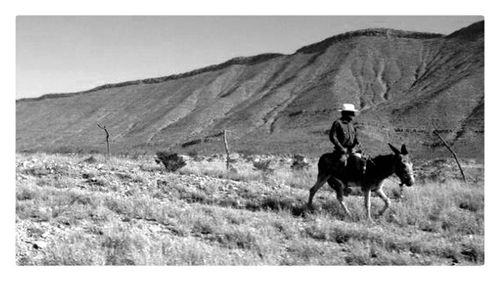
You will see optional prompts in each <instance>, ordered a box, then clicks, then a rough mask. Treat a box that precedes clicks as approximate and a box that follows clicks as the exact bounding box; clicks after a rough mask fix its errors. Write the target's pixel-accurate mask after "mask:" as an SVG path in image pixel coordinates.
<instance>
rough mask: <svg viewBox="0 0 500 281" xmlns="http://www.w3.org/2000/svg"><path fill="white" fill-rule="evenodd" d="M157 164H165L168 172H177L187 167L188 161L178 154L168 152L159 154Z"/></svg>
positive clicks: (157, 154)
mask: <svg viewBox="0 0 500 281" xmlns="http://www.w3.org/2000/svg"><path fill="white" fill-rule="evenodd" d="M156 157H157V159H156V160H155V161H156V163H160V162H161V163H163V165H164V166H165V169H167V172H175V171H177V170H179V169H180V168H182V167H184V166H186V161H184V159H183V158H182V157H181V156H179V155H178V154H177V153H168V152H161V151H160V152H157V153H156Z"/></svg>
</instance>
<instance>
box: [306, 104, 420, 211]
mask: <svg viewBox="0 0 500 281" xmlns="http://www.w3.org/2000/svg"><path fill="white" fill-rule="evenodd" d="M340 111H341V115H342V116H341V117H340V119H338V120H335V122H333V125H332V128H331V130H330V141H331V142H332V143H333V144H334V146H335V150H334V152H333V153H325V154H323V155H321V157H320V158H319V161H318V178H317V180H316V183H315V184H314V186H313V187H312V188H311V190H310V191H309V201H308V206H309V207H310V208H312V207H313V206H312V201H313V198H314V194H316V192H317V191H318V190H319V189H320V188H321V187H322V186H323V185H324V184H325V183H326V182H328V184H329V185H330V187H332V188H333V189H334V190H335V193H336V194H337V200H338V201H339V203H340V205H341V206H342V209H343V210H344V211H345V213H346V214H347V215H348V216H349V217H350V216H351V214H350V212H349V210H348V209H347V206H346V205H345V202H344V201H343V197H344V196H346V195H348V194H349V193H350V192H351V189H350V188H349V187H348V186H349V185H351V186H359V187H361V190H362V192H363V195H364V198H365V208H366V215H367V218H368V219H369V220H370V221H371V220H372V218H371V212H370V208H371V203H370V200H371V199H370V198H371V192H375V193H376V194H377V195H379V196H380V198H382V200H383V201H384V203H385V206H384V208H383V209H382V210H381V212H380V215H382V214H383V213H384V212H385V211H386V210H387V209H388V208H389V206H390V200H389V198H388V197H387V196H386V195H385V194H384V192H383V190H382V188H383V183H384V180H385V179H386V178H388V177H390V176H391V175H393V174H396V176H398V177H399V179H400V180H401V185H407V186H411V185H413V184H414V183H415V178H414V176H413V164H412V163H411V160H410V157H409V153H408V151H407V149H406V146H405V145H404V144H403V145H402V146H401V149H397V148H396V147H394V146H393V145H391V144H389V147H390V148H391V150H392V152H393V154H388V155H379V156H377V157H375V158H372V159H370V160H369V161H366V159H363V158H362V157H361V155H360V154H359V153H355V151H354V148H355V147H356V145H357V144H358V141H357V136H356V129H355V128H354V125H353V119H354V116H355V114H356V112H357V110H356V109H355V107H354V105H352V104H344V105H343V106H342V109H341V110H340Z"/></svg>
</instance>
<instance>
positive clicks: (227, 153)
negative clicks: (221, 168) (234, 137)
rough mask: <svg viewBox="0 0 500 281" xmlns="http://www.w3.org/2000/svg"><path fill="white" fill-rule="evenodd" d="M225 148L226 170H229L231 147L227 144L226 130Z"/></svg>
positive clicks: (224, 136)
mask: <svg viewBox="0 0 500 281" xmlns="http://www.w3.org/2000/svg"><path fill="white" fill-rule="evenodd" d="M223 139H224V148H225V149H226V169H227V170H229V160H230V158H229V145H228V144H227V136H226V130H224V131H223Z"/></svg>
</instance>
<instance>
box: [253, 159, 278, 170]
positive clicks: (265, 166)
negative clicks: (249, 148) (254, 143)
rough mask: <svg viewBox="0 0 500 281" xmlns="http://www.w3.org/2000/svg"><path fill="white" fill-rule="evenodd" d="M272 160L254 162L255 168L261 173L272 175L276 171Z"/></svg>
mask: <svg viewBox="0 0 500 281" xmlns="http://www.w3.org/2000/svg"><path fill="white" fill-rule="evenodd" d="M270 166H271V160H270V159H269V160H260V161H253V167H254V168H255V169H257V170H259V171H262V172H264V173H272V172H273V171H274V169H272V168H271V167H270Z"/></svg>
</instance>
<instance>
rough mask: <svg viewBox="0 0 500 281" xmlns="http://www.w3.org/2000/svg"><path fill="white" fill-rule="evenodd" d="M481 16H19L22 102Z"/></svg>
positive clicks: (449, 27)
mask: <svg viewBox="0 0 500 281" xmlns="http://www.w3.org/2000/svg"><path fill="white" fill-rule="evenodd" d="M480 20H483V18H482V17H480V16H421V17H418V16H232V17H229V16H226V17H223V16H66V17H64V16H18V17H17V19H16V88H17V89H16V98H26V97H36V96H40V95H43V94H48V93H67V92H75V91H82V90H88V89H91V88H94V87H96V86H99V85H102V84H107V83H116V82H123V81H128V80H136V79H144V78H152V77H158V76H166V75H170V74H178V73H182V72H186V71H190V70H193V69H197V68H200V67H204V66H208V65H212V64H218V63H222V62H224V61H226V60H228V59H231V58H233V57H237V56H251V55H257V54H261V53H267V52H274V53H284V54H291V53H293V52H295V51H296V50H297V49H299V48H301V47H303V46H305V45H309V44H312V43H316V42H318V41H321V40H323V39H325V38H327V37H331V36H333V35H336V34H339V33H343V32H347V31H353V30H357V29H364V28H376V27H387V28H395V29H402V30H409V31H421V32H435V33H442V34H449V33H451V32H453V31H455V30H457V29H460V28H462V27H465V26H467V25H469V24H471V23H474V22H477V21H480Z"/></svg>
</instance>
